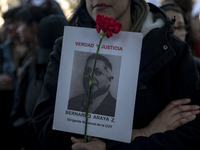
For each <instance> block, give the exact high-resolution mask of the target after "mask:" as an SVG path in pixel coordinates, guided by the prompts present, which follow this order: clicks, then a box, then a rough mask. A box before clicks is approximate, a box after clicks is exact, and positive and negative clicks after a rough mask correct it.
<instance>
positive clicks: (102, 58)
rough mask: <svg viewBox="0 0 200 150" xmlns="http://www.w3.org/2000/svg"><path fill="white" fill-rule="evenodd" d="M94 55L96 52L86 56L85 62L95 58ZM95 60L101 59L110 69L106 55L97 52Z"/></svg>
mask: <svg viewBox="0 0 200 150" xmlns="http://www.w3.org/2000/svg"><path fill="white" fill-rule="evenodd" d="M95 57H96V54H92V55H90V56H89V57H88V58H87V61H86V63H88V61H90V60H93V59H95ZM97 60H102V61H103V62H104V63H105V64H106V66H107V67H109V68H110V70H111V71H112V65H111V63H110V61H109V60H108V59H107V58H106V57H104V56H102V55H99V54H98V56H97ZM105 69H106V71H107V68H105Z"/></svg>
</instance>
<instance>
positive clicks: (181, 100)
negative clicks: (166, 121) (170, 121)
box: [163, 98, 191, 112]
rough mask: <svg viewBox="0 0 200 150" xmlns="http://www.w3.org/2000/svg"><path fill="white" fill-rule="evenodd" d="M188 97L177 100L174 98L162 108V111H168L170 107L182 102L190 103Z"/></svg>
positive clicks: (182, 103)
mask: <svg viewBox="0 0 200 150" xmlns="http://www.w3.org/2000/svg"><path fill="white" fill-rule="evenodd" d="M190 101H191V100H190V99H188V98H185V99H179V100H174V101H171V102H170V103H169V104H168V105H167V106H166V107H165V108H164V110H163V111H164V112H165V111H168V110H170V109H173V108H174V107H177V106H180V105H184V104H188V103H190Z"/></svg>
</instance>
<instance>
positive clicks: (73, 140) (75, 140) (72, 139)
mask: <svg viewBox="0 0 200 150" xmlns="http://www.w3.org/2000/svg"><path fill="white" fill-rule="evenodd" d="M71 141H72V142H73V143H83V139H77V138H75V137H71Z"/></svg>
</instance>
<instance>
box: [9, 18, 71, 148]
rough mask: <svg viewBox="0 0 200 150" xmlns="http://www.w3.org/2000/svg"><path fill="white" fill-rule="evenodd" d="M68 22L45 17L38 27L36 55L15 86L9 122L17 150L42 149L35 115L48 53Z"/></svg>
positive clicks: (10, 140)
mask: <svg viewBox="0 0 200 150" xmlns="http://www.w3.org/2000/svg"><path fill="white" fill-rule="evenodd" d="M67 24H68V22H67V20H66V18H65V17H63V16H61V15H49V16H47V17H44V18H43V19H42V20H41V21H40V22H39V23H38V26H37V30H36V37H37V41H38V44H37V52H36V55H33V56H32V57H31V58H30V59H29V60H28V62H27V63H26V64H25V66H24V67H23V70H22V74H21V76H20V78H19V81H18V83H17V86H16V90H15V95H14V105H13V108H12V111H11V115H10V119H9V128H8V132H9V135H10V137H9V138H10V139H8V140H9V142H10V143H12V145H11V147H9V148H11V149H12V148H14V149H15V150H17V149H19V150H20V149H21V148H24V149H25V150H42V149H43V148H42V145H41V144H40V142H39V141H38V140H37V136H36V135H35V130H34V128H33V125H32V112H33V108H34V107H35V103H36V101H37V98H38V96H39V94H40V92H41V88H42V85H43V80H44V75H45V72H46V67H47V64H48V62H49V54H50V53H51V51H52V49H53V45H54V42H55V40H56V39H57V38H59V37H60V36H62V35H63V31H64V26H65V25H67Z"/></svg>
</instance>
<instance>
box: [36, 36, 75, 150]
mask: <svg viewBox="0 0 200 150" xmlns="http://www.w3.org/2000/svg"><path fill="white" fill-rule="evenodd" d="M61 47H62V39H58V40H57V41H56V43H55V46H54V50H53V52H52V53H51V54H50V63H49V64H48V67H47V72H46V75H45V79H44V84H43V88H42V92H41V94H40V96H39V98H38V101H37V104H36V106H35V109H34V113H33V125H34V128H35V131H36V133H37V135H38V138H39V140H40V141H41V143H42V145H43V146H44V147H45V148H46V149H48V150H50V149H52V150H55V149H65V150H68V149H69V150H70V149H71V145H72V143H71V140H70V138H71V136H72V135H71V134H69V133H66V132H61V131H56V130H53V129H52V125H53V115H54V107H55V99H56V90H57V80H58V72H59V64H60V55H61Z"/></svg>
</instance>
